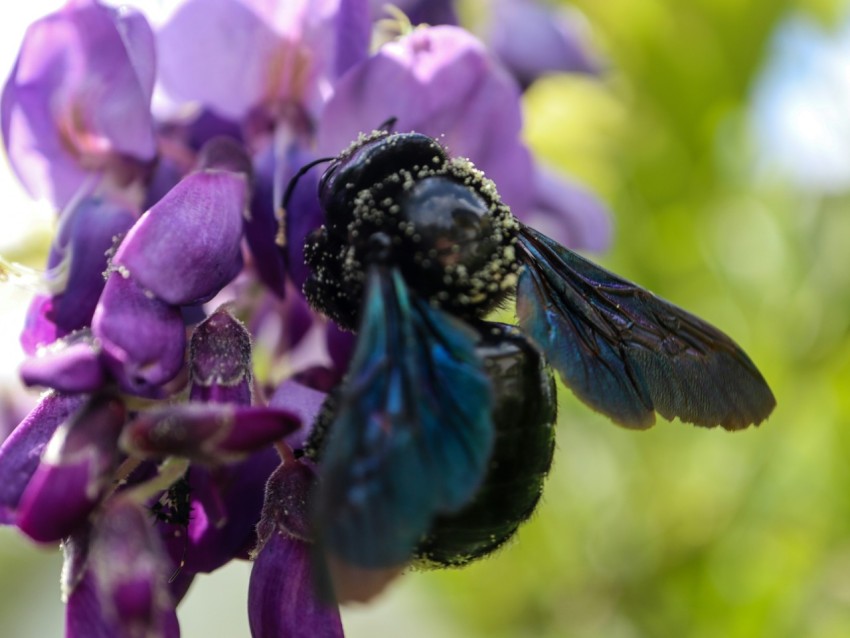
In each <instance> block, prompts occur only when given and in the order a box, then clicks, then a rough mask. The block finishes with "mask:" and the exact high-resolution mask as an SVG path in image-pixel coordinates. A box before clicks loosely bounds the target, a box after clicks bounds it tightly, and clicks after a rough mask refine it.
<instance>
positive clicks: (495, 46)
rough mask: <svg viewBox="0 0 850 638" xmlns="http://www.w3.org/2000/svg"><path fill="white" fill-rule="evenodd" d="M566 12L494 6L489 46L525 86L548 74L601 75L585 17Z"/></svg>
mask: <svg viewBox="0 0 850 638" xmlns="http://www.w3.org/2000/svg"><path fill="white" fill-rule="evenodd" d="M566 9H567V8H563V9H562V10H560V11H557V10H553V9H551V8H549V7H546V6H545V5H543V4H540V3H537V2H530V1H529V0H497V1H496V2H495V3H494V6H493V10H492V12H493V16H492V21H491V25H490V32H489V37H488V38H487V41H488V44H489V45H490V48H491V49H492V50H493V52H494V53H495V54H496V56H497V57H498V58H499V60H500V61H501V62H502V64H504V65H505V66H506V67H507V68H508V70H509V71H510V72H511V73H512V74H513V75H514V77H515V78H516V79H517V81H518V82H519V83H520V84H521V85H522V86H524V87H527V86H528V85H529V84H531V83H532V82H533V81H534V80H535V79H537V78H538V77H539V76H541V75H543V74H545V73H554V72H560V73H588V74H592V75H595V74H597V73H599V72H600V70H601V68H600V63H599V61H598V60H597V59H596V57H595V55H594V54H593V52H592V51H591V50H590V49H589V48H588V45H587V41H586V38H585V33H584V27H585V20H584V17H583V16H582V15H581V14H579V13H578V11H577V10H576V9H575V8H573V7H570V8H569V9H571V11H567V10H566ZM530 42H533V43H534V46H529V43H530Z"/></svg>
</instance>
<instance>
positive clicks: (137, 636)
mask: <svg viewBox="0 0 850 638" xmlns="http://www.w3.org/2000/svg"><path fill="white" fill-rule="evenodd" d="M89 569H90V570H91V572H92V574H93V575H94V580H95V583H96V585H97V591H98V598H99V601H100V607H101V609H102V611H103V616H104V618H105V619H106V621H107V623H108V624H109V625H111V626H113V627H115V628H116V629H117V630H118V635H120V636H128V637H130V638H148V637H149V636H162V635H166V632H165V629H166V627H167V626H168V624H169V620H168V619H169V617H170V616H173V614H174V603H173V601H172V599H171V594H170V591H169V587H168V582H167V580H168V576H169V574H170V573H171V571H172V569H173V568H172V566H171V564H170V561H169V560H168V558H167V556H166V554H165V550H164V548H163V546H162V542H161V541H160V539H159V537H158V536H157V534H156V531H155V529H154V527H153V525H152V524H151V521H150V515H149V513H148V512H147V510H146V509H144V508H143V507H142V506H141V505H138V504H137V503H135V502H133V501H132V500H130V499H129V498H121V497H120V496H119V497H116V498H113V499H110V500H109V501H108V502H107V503H106V506H105V507H104V509H103V513H102V515H101V517H100V518H99V520H98V522H97V524H96V525H95V526H94V528H93V530H92V536H91V544H90V547H89Z"/></svg>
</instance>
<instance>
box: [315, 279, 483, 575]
mask: <svg viewBox="0 0 850 638" xmlns="http://www.w3.org/2000/svg"><path fill="white" fill-rule="evenodd" d="M475 336H476V335H475V333H474V332H473V331H472V329H471V328H469V327H468V326H466V325H465V324H463V323H461V322H460V321H458V320H456V319H454V318H452V317H451V316H449V315H447V314H446V313H443V312H441V311H439V310H436V309H434V308H431V307H430V306H429V305H428V304H427V303H424V302H423V301H421V300H420V299H418V298H413V297H411V296H410V295H409V294H408V291H407V287H406V285H405V284H404V281H403V280H402V278H401V276H400V275H399V273H398V271H395V270H387V269H384V268H379V267H376V268H373V269H372V271H370V273H369V282H368V286H367V294H366V300H365V305H364V309H363V314H362V319H361V325H360V331H359V333H358V340H357V346H356V349H355V353H354V357H353V359H352V363H351V365H350V367H349V371H348V376H347V378H346V381H345V385H344V386H343V388H342V392H341V396H340V402H339V404H338V409H337V412H336V416H335V418H334V421H333V422H332V425H331V428H330V434H329V440H328V443H327V446H326V448H325V451H324V454H323V458H322V485H321V488H320V492H319V498H318V509H317V518H318V520H317V523H318V525H317V527H318V530H319V534H320V542H321V543H322V545H323V548H324V549H326V550H329V551H330V553H331V555H332V556H335V557H338V558H339V559H341V560H343V561H344V562H346V563H349V564H353V565H356V566H359V567H362V568H367V569H380V568H386V567H388V566H393V565H400V564H404V563H405V562H406V561H407V560H408V559H409V557H410V555H411V552H412V550H413V548H414V547H415V545H416V544H417V542H418V541H419V540H420V538H421V537H422V536H423V535H424V534H425V532H427V531H428V528H429V526H430V524H431V521H432V520H433V518H434V517H435V516H436V515H437V514H439V513H445V512H451V511H454V510H457V509H459V508H460V507H461V506H463V505H464V504H466V503H467V502H468V501H469V500H470V499H471V498H472V496H473V495H474V493H475V491H476V490H477V488H478V486H479V485H480V482H481V480H482V478H483V476H484V473H485V470H486V468H487V462H488V459H489V456H490V451H491V447H492V440H493V426H492V421H491V420H492V415H491V411H492V396H491V395H492V391H491V387H490V382H489V379H488V377H487V376H486V374H485V373H484V371H483V367H482V363H481V362H480V361H479V359H478V357H477V356H476V354H475V341H474V339H475Z"/></svg>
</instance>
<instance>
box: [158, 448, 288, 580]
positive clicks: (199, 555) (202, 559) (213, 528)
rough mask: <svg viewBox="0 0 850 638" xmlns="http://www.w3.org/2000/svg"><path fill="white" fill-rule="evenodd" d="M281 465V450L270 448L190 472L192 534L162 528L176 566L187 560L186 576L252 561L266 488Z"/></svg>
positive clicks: (196, 467)
mask: <svg viewBox="0 0 850 638" xmlns="http://www.w3.org/2000/svg"><path fill="white" fill-rule="evenodd" d="M279 463H280V457H279V456H278V454H277V452H276V451H275V450H272V449H268V448H267V449H265V450H262V451H260V452H257V453H255V454H252V455H251V456H249V457H248V458H246V459H245V460H244V461H241V462H238V463H234V464H230V465H225V466H219V467H215V468H204V467H198V466H193V467H192V468H191V469H190V470H189V473H188V474H187V479H188V481H189V486H190V488H191V492H190V499H191V508H192V509H191V512H192V514H191V518H190V520H189V526H188V530H186V529H181V528H179V527H178V526H175V525H167V524H163V523H160V524H159V526H160V529H161V533H162V534H163V537H164V538H165V540H166V543H167V545H168V548H169V551H170V553H171V556H172V559H173V560H174V561H175V563H176V562H179V561H180V560H182V559H184V558H185V566H184V567H183V570H181V573H183V572H204V573H209V572H212V571H214V570H216V569H218V568H219V567H221V566H222V565H224V564H226V563H227V562H229V561H230V560H233V559H234V558H246V557H247V555H248V552H249V550H250V549H252V548H253V547H255V546H256V526H257V523H258V521H259V520H260V512H261V510H262V506H263V495H264V486H265V484H266V481H267V480H268V477H269V475H270V474H271V473H272V471H273V470H274V469H275V468H276V467H277V466H278V464H279Z"/></svg>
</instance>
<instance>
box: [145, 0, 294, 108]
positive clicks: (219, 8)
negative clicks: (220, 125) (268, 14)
mask: <svg viewBox="0 0 850 638" xmlns="http://www.w3.org/2000/svg"><path fill="white" fill-rule="evenodd" d="M222 42H226V43H227V46H222ZM157 45H158V49H159V51H160V52H161V57H160V69H159V71H160V81H161V82H162V85H163V87H164V88H165V90H166V92H167V93H168V94H169V95H170V96H172V97H174V98H176V99H178V100H186V101H196V102H200V103H201V104H202V105H204V106H206V107H209V108H210V109H211V110H213V111H214V112H215V113H217V114H218V115H221V116H224V117H227V118H231V119H236V120H238V119H242V118H243V117H244V116H245V115H247V113H248V111H250V110H251V109H252V108H254V107H255V106H258V105H260V104H261V103H262V102H263V101H264V100H265V99H266V95H267V93H268V92H269V91H270V85H271V82H272V79H271V78H270V77H269V75H270V74H269V67H270V65H271V62H272V60H273V59H274V57H275V55H276V53H277V49H278V48H282V47H283V45H282V43H281V42H279V39H278V37H277V35H276V34H275V33H274V31H273V30H272V29H271V28H270V27H269V26H267V25H266V24H265V23H264V21H263V20H262V19H261V18H260V16H258V15H257V14H256V13H254V12H253V11H251V10H250V9H249V8H248V7H246V6H244V4H243V3H242V2H237V0H190V1H189V2H185V3H184V4H183V5H181V7H180V8H179V9H178V10H177V11H176V12H175V13H174V15H173V16H172V17H171V19H170V20H169V22H168V23H166V24H165V25H164V26H163V27H162V28H161V29H160V30H159V31H158V33H157Z"/></svg>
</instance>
